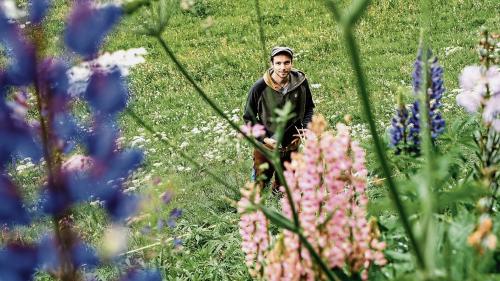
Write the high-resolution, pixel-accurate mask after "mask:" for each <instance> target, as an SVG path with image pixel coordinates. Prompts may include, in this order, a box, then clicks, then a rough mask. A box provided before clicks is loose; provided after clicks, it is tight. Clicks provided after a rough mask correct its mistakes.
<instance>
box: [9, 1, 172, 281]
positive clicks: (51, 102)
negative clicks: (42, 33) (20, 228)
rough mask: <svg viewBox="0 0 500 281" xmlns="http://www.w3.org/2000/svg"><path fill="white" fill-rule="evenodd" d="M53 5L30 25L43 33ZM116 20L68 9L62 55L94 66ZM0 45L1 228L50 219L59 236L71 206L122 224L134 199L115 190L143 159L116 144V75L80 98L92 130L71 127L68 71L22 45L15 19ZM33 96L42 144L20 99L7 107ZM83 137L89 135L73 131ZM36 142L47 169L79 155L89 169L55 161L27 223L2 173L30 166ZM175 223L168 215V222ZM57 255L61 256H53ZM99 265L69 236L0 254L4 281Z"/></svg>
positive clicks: (104, 13) (84, 7)
mask: <svg viewBox="0 0 500 281" xmlns="http://www.w3.org/2000/svg"><path fill="white" fill-rule="evenodd" d="M51 4H52V1H51V0H32V1H31V3H28V5H29V8H30V14H29V20H31V21H32V22H33V23H34V24H35V25H38V24H41V23H42V21H43V18H44V17H45V15H46V14H47V10H48V8H49V7H50V6H51ZM121 14H122V10H121V8H120V7H118V6H114V5H108V6H101V7H97V6H94V5H93V4H92V2H91V1H88V0H81V1H75V5H74V6H73V10H72V14H71V16H70V17H69V20H68V24H67V26H66V29H65V34H64V38H65V42H66V44H67V46H68V48H69V49H70V50H72V51H74V52H76V53H78V54H79V55H81V56H83V58H84V59H90V58H93V57H94V56H95V55H96V54H97V52H98V48H99V46H100V45H101V44H102V41H103V40H104V38H105V35H106V34H107V33H108V32H109V31H110V30H111V29H112V27H113V26H114V24H115V23H117V22H118V21H119V20H120V18H121ZM28 28H30V27H28ZM28 28H27V29H28ZM35 32H36V30H35ZM0 44H1V46H0V47H1V48H2V49H4V50H5V52H6V53H7V54H8V59H9V60H8V62H7V63H6V67H5V68H2V69H0V120H2V122H0V201H1V202H0V203H1V205H0V223H2V224H4V225H7V226H10V225H16V224H27V223H29V222H30V216H41V215H49V216H52V217H53V218H55V219H56V220H55V221H57V223H56V224H55V227H59V226H61V225H60V221H61V218H63V219H64V218H66V215H67V214H68V211H70V210H71V209H72V207H73V205H74V204H75V203H79V202H85V201H89V200H96V199H97V200H100V201H102V202H103V204H102V205H103V206H104V208H105V209H106V211H107V213H108V214H109V216H110V217H111V219H112V220H114V221H116V220H122V219H124V218H125V217H127V216H129V215H130V214H131V213H132V212H133V211H134V210H135V209H136V207H137V198H136V197H135V196H132V195H130V194H126V193H125V192H124V191H123V184H124V181H125V180H126V179H127V178H128V177H129V175H130V172H131V171H133V170H134V169H136V168H137V167H138V166H139V165H140V164H141V163H142V157H143V156H142V153H141V152H139V151H137V150H124V149H122V148H121V147H119V145H118V143H117V139H118V137H119V135H120V131H119V129H118V124H117V115H118V114H117V113H118V112H119V111H121V110H123V109H124V107H125V106H126V103H127V98H128V93H127V91H128V90H127V87H126V85H125V83H124V80H123V77H122V75H121V74H122V73H120V72H119V71H118V70H113V69H111V71H103V72H100V71H94V69H92V71H91V74H89V79H88V80H89V83H88V86H86V87H85V88H84V91H85V95H82V96H79V98H80V97H81V98H82V100H83V101H84V102H87V103H88V104H89V108H90V110H91V118H90V119H91V120H90V122H89V123H86V124H79V120H77V118H75V117H73V116H72V114H71V111H70V109H71V104H72V102H73V101H74V99H75V96H72V95H71V94H70V89H71V81H70V80H69V79H68V72H69V66H68V64H67V63H66V62H63V61H61V60H58V59H54V58H42V57H40V56H39V55H40V54H37V53H36V52H37V48H35V47H34V46H33V44H32V42H31V41H30V39H27V37H26V38H25V37H24V36H23V30H21V28H20V27H19V24H18V23H17V22H16V21H15V19H11V18H9V19H8V18H7V16H6V15H5V14H4V11H0ZM34 81H36V82H37V83H36V84H35V85H34ZM33 86H34V87H35V92H36V93H37V94H38V95H39V96H40V100H41V112H39V113H40V116H42V117H43V121H44V122H41V126H40V128H38V129H44V131H45V134H44V135H43V136H41V135H40V132H41V130H38V131H36V130H35V129H34V128H33V126H32V125H30V124H29V123H28V122H27V121H26V110H27V108H26V107H25V105H24V104H22V101H23V96H22V95H14V101H11V100H9V99H11V97H12V95H8V93H9V94H10V93H11V92H13V93H18V92H22V91H24V94H26V92H25V89H29V88H30V87H33ZM18 96H19V99H18V100H17V97H18ZM24 99H26V97H24ZM42 125H43V127H42ZM83 127H86V128H90V129H81V128H83ZM42 139H43V145H44V149H45V151H44V152H46V153H44V154H45V156H46V157H47V159H46V160H48V161H49V160H53V159H50V157H48V155H54V154H56V155H58V156H61V157H62V158H63V159H64V158H68V157H71V155H68V153H69V152H70V151H71V150H72V148H74V147H77V145H79V148H81V149H82V150H84V151H85V152H86V157H89V158H90V159H92V165H90V166H89V167H88V168H86V169H65V168H64V164H63V163H62V161H59V160H53V161H54V162H57V163H56V165H53V166H52V168H51V169H50V173H49V175H48V177H47V181H46V183H45V184H44V186H43V187H42V188H41V192H40V196H39V198H38V200H37V201H36V202H37V203H36V204H35V209H36V210H34V211H32V212H31V213H30V212H28V211H27V209H26V208H25V206H24V204H23V201H22V197H21V195H20V192H19V191H18V187H17V186H16V185H15V184H14V183H13V181H12V180H11V179H10V178H9V176H8V173H7V167H9V165H11V164H15V160H16V158H18V157H19V156H25V157H30V158H31V159H33V160H34V161H38V159H40V158H41V151H42V149H41V144H40V143H41V140H42ZM87 155H88V156H87ZM48 163H49V164H51V162H48ZM47 166H49V165H47ZM39 210H40V211H39ZM42 212H43V214H41V213H42ZM179 215H180V213H175V214H174V215H172V216H171V217H175V218H176V217H178V216H179ZM37 218H41V217H37ZM64 227H71V226H69V225H64ZM64 249H67V252H64V253H61V251H65V250H64ZM61 254H63V255H61ZM63 257H69V259H70V260H67V261H66V260H65V261H64V264H66V263H67V262H70V263H71V264H72V266H73V268H71V269H69V270H68V272H65V269H64V268H62V267H61V265H62V263H63V262H62V261H61V260H60V259H61V258H63ZM98 264H99V259H98V258H97V255H96V252H95V250H94V249H92V248H91V247H90V246H88V245H87V244H85V243H84V242H83V241H81V240H79V239H78V237H76V235H74V234H73V233H72V232H71V231H69V232H67V233H63V234H61V233H58V234H57V235H51V236H48V235H47V236H44V237H43V238H42V239H41V240H40V241H39V242H37V243H31V245H22V246H21V245H17V244H15V243H7V244H6V245H5V246H3V248H1V249H0V279H2V280H4V279H5V280H13V281H18V280H19V281H21V280H23V281H24V280H32V279H33V274H34V272H35V270H40V271H41V270H47V271H59V272H61V274H62V275H63V276H65V278H66V279H68V278H69V279H71V278H72V277H71V276H74V275H72V274H73V272H74V269H78V268H79V267H86V268H94V267H96V266H97V265H98ZM68 276H69V277H68ZM123 280H161V276H160V275H159V274H158V273H153V272H150V271H144V272H133V273H132V272H131V273H130V274H129V275H128V276H126V277H125V278H124V279H123Z"/></svg>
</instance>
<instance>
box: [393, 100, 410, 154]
mask: <svg viewBox="0 0 500 281" xmlns="http://www.w3.org/2000/svg"><path fill="white" fill-rule="evenodd" d="M407 127H408V110H407V109H406V106H405V104H404V103H403V102H402V97H401V96H398V108H397V109H396V114H395V115H394V117H393V118H392V121H391V128H390V129H389V137H390V145H391V147H393V148H394V149H395V150H396V154H399V153H400V152H401V150H402V148H404V147H405V146H406V141H407V129H408V128H407Z"/></svg>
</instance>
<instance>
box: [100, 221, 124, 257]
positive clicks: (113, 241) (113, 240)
mask: <svg viewBox="0 0 500 281" xmlns="http://www.w3.org/2000/svg"><path fill="white" fill-rule="evenodd" d="M128 236H129V229H128V228H127V227H124V226H121V225H114V224H113V225H110V226H109V227H108V228H107V229H106V231H105V233H104V237H103V239H102V242H101V248H100V250H101V255H102V256H103V257H105V258H108V259H109V258H113V257H115V256H116V255H118V254H121V253H123V252H125V251H126V250H127V245H128V244H127V241H128Z"/></svg>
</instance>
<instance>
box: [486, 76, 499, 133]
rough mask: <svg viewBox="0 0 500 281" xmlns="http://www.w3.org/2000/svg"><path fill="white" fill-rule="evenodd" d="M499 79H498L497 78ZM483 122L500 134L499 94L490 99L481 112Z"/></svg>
mask: <svg viewBox="0 0 500 281" xmlns="http://www.w3.org/2000/svg"><path fill="white" fill-rule="evenodd" d="M499 79H500V77H499ZM483 120H484V121H485V122H487V123H488V124H491V126H492V127H493V129H494V130H495V131H497V132H500V94H498V95H495V96H493V97H492V98H490V100H489V101H488V103H487V104H486V106H485V108H484V112H483Z"/></svg>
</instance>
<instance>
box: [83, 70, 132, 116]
mask: <svg viewBox="0 0 500 281" xmlns="http://www.w3.org/2000/svg"><path fill="white" fill-rule="evenodd" d="M123 82H124V81H123V78H122V77H121V74H120V71H118V70H115V71H113V72H111V73H100V72H95V73H94V74H93V75H92V76H91V77H90V81H89V85H88V87H87V90H86V91H85V98H86V99H87V100H88V102H89V103H90V105H91V106H92V108H93V109H94V110H96V111H98V112H101V113H105V114H115V113H117V112H118V111H121V110H123V109H124V108H125V106H126V105H127V98H128V93H127V88H126V87H125V84H124V83H123Z"/></svg>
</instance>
